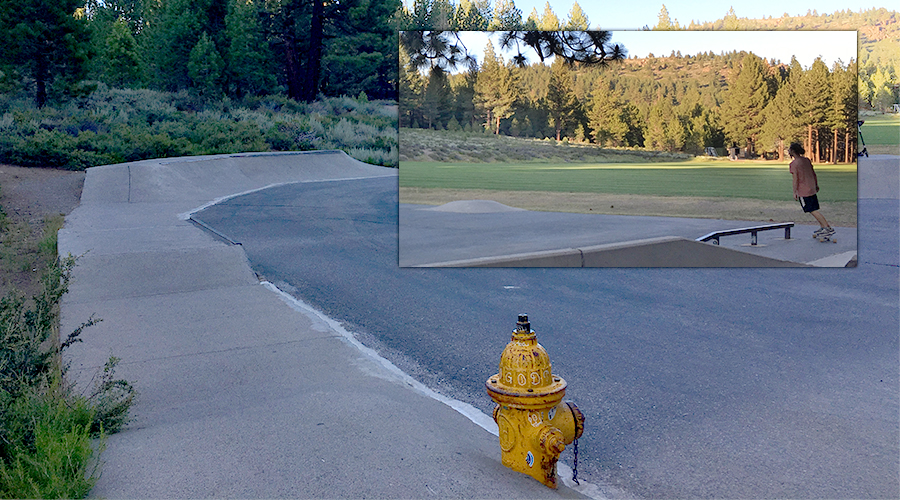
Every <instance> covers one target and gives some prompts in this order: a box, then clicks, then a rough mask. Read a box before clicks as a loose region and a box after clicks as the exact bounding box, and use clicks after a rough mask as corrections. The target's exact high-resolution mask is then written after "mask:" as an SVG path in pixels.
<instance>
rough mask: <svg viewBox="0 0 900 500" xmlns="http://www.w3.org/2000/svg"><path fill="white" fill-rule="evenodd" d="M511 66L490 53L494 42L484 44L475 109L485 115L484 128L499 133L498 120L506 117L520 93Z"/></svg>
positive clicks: (476, 85) (511, 110) (509, 114)
mask: <svg viewBox="0 0 900 500" xmlns="http://www.w3.org/2000/svg"><path fill="white" fill-rule="evenodd" d="M513 70H514V68H512V67H510V66H508V65H505V64H504V63H503V58H502V57H498V56H497V55H496V54H495V53H494V45H493V44H492V43H490V42H488V44H487V47H485V53H484V63H483V66H482V68H481V70H480V71H479V72H478V77H477V79H476V80H475V99H474V100H475V108H476V109H477V110H479V111H480V112H481V113H482V114H483V115H484V116H485V117H486V121H485V130H490V131H492V132H493V133H494V134H499V133H500V121H501V120H503V119H505V118H509V117H510V116H512V113H513V106H514V105H515V103H516V101H517V100H518V96H519V94H520V93H521V90H520V89H519V85H518V77H517V74H516V72H515V71H513Z"/></svg>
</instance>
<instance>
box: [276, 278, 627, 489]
mask: <svg viewBox="0 0 900 500" xmlns="http://www.w3.org/2000/svg"><path fill="white" fill-rule="evenodd" d="M260 284H261V285H263V286H264V287H266V288H268V289H269V290H271V291H273V292H275V293H276V294H278V296H279V297H281V300H283V301H284V302H286V303H287V304H288V305H289V306H290V307H291V308H292V309H294V310H295V311H297V312H300V313H302V314H303V315H305V316H307V317H310V318H311V319H314V320H319V321H322V322H324V323H325V324H326V325H328V327H329V328H331V329H332V330H334V331H335V332H337V333H339V334H340V335H341V336H342V337H343V338H344V339H345V340H346V341H347V342H349V343H350V344H352V345H353V346H354V347H356V348H357V349H359V350H360V351H361V352H362V353H363V354H365V355H366V356H368V357H369V358H371V359H372V360H373V361H375V362H376V363H377V364H379V365H381V366H382V367H383V368H384V369H386V370H387V371H388V372H389V373H391V374H392V375H394V376H396V377H398V378H399V379H400V380H401V381H402V382H404V383H406V384H407V385H409V386H410V387H412V388H413V389H415V390H416V391H418V392H420V393H422V394H423V395H425V396H428V397H430V398H432V399H434V400H437V401H440V402H441V403H444V404H445V405H447V406H449V407H450V408H453V409H454V410H456V411H457V412H459V413H460V414H462V415H463V416H464V417H466V418H468V419H469V420H471V421H472V422H473V423H474V424H475V425H477V426H479V427H481V428H482V429H484V430H486V431H488V432H489V433H491V434H493V435H494V436H499V435H500V432H499V430H498V428H497V423H496V422H494V419H493V418H492V417H490V416H488V415H486V414H485V413H484V412H482V411H481V410H479V409H478V408H475V407H474V406H472V405H470V404H468V403H464V402H462V401H459V400H456V399H453V398H448V397H447V396H444V395H441V394H438V393H437V392H435V391H434V390H432V389H430V388H428V387H427V386H426V385H425V384H423V383H421V382H419V381H418V380H416V379H414V378H412V377H411V376H410V375H409V374H407V373H406V372H404V371H403V370H401V369H400V368H397V365H395V364H394V363H391V362H390V361H389V360H387V359H385V358H383V357H381V355H379V354H378V353H377V352H376V351H375V350H374V349H371V348H369V347H366V346H365V345H363V344H362V343H361V342H360V341H359V340H357V339H356V336H354V335H353V334H352V333H350V332H348V331H347V330H346V329H344V327H342V326H341V325H340V323H338V322H337V321H335V320H333V319H331V318H329V317H328V316H326V315H325V314H324V313H322V312H320V311H318V310H316V309H315V308H313V307H312V306H310V305H309V304H306V303H305V302H303V301H301V300H299V299H297V298H296V297H294V296H293V295H291V294H289V293H287V292H285V291H283V290H281V289H280V288H278V287H277V286H275V285H274V284H272V283H271V282H269V281H261V282H260ZM557 472H558V474H559V476H560V479H562V481H563V484H564V485H566V487H568V488H571V489H573V490H575V491H577V492H579V493H581V494H582V495H585V496H587V497H589V498H592V499H594V500H606V499H607V498H609V497H607V496H606V495H604V494H603V493H602V491H601V489H600V488H599V487H597V486H596V485H594V484H592V483H589V482H587V481H585V480H583V479H580V480H579V481H578V482H579V483H580V484H575V483H574V482H573V481H572V469H571V467H569V466H568V465H566V464H564V463H563V462H557ZM620 493H621V492H620ZM617 498H624V497H622V496H620V495H617Z"/></svg>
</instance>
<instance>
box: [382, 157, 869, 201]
mask: <svg viewBox="0 0 900 500" xmlns="http://www.w3.org/2000/svg"><path fill="white" fill-rule="evenodd" d="M816 172H817V176H818V179H819V186H820V188H821V192H820V197H821V198H822V200H823V201H841V202H844V201H846V202H856V198H857V189H856V188H857V182H856V166H855V165H836V166H832V165H820V166H817V167H816ZM399 182H400V186H401V187H406V188H437V189H486V190H500V191H549V192H571V193H605V194H627V195H646V196H689V197H726V198H735V197H736V198H749V199H760V200H780V201H793V194H792V191H791V175H790V173H789V171H788V167H787V164H774V163H772V162H741V164H740V165H736V164H734V163H732V162H728V161H724V162H723V161H707V160H694V161H681V162H657V163H636V162H635V163H628V164H610V163H584V164H567V163H441V162H406V161H404V162H402V163H401V165H400V181H399Z"/></svg>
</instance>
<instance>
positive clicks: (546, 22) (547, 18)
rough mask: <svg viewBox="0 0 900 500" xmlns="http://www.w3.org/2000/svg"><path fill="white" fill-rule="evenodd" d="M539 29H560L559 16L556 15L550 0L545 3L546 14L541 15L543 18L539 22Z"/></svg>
mask: <svg viewBox="0 0 900 500" xmlns="http://www.w3.org/2000/svg"><path fill="white" fill-rule="evenodd" d="M538 30H540V31H557V30H559V18H558V17H556V13H555V12H553V8H552V7H550V2H549V1H548V2H547V3H546V4H544V14H543V15H541V20H540V22H539V23H538Z"/></svg>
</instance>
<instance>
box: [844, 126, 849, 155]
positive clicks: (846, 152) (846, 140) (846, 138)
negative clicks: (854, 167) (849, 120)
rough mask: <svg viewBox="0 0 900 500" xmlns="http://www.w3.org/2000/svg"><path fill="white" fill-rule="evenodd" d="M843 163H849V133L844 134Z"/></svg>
mask: <svg viewBox="0 0 900 500" xmlns="http://www.w3.org/2000/svg"><path fill="white" fill-rule="evenodd" d="M844 163H850V131H849V130H848V131H847V132H846V133H845V134H844Z"/></svg>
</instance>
